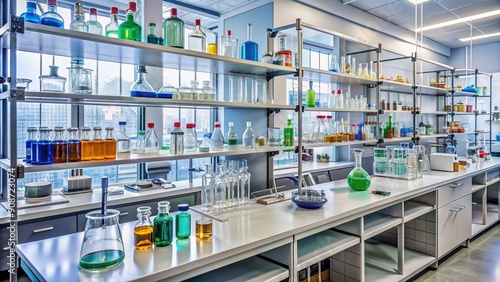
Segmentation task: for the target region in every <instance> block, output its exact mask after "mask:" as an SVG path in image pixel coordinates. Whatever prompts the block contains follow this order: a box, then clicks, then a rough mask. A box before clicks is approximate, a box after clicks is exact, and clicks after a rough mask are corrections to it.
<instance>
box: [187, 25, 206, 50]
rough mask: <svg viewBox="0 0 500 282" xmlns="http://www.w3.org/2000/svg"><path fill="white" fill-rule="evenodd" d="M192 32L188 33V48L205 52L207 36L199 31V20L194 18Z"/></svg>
mask: <svg viewBox="0 0 500 282" xmlns="http://www.w3.org/2000/svg"><path fill="white" fill-rule="evenodd" d="M194 22H195V27H194V30H193V32H191V33H189V35H188V49H189V50H193V51H198V52H206V50H207V36H206V34H205V33H204V32H203V31H201V26H200V24H201V20H200V19H196V20H195V21H194Z"/></svg>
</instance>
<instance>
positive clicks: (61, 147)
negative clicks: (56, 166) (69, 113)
mask: <svg viewBox="0 0 500 282" xmlns="http://www.w3.org/2000/svg"><path fill="white" fill-rule="evenodd" d="M54 132H55V134H54V139H52V144H53V150H54V162H55V163H65V162H67V161H68V141H67V140H66V139H65V138H64V128H62V127H56V128H54Z"/></svg>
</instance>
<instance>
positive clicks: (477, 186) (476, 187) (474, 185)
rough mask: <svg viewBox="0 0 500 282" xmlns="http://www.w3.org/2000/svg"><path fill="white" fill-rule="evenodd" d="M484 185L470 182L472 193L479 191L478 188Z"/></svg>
mask: <svg viewBox="0 0 500 282" xmlns="http://www.w3.org/2000/svg"><path fill="white" fill-rule="evenodd" d="M484 187H486V185H483V184H472V193H474V192H476V191H479V190H481V189H483V188H484Z"/></svg>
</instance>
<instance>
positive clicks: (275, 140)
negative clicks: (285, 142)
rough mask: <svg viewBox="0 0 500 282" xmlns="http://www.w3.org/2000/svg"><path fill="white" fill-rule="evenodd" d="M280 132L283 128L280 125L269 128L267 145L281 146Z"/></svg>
mask: <svg viewBox="0 0 500 282" xmlns="http://www.w3.org/2000/svg"><path fill="white" fill-rule="evenodd" d="M280 132H281V129H280V128H279V127H268V128H267V146H269V147H276V146H281V138H280Z"/></svg>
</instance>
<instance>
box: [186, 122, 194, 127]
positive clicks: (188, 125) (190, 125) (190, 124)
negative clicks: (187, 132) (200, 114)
mask: <svg viewBox="0 0 500 282" xmlns="http://www.w3.org/2000/svg"><path fill="white" fill-rule="evenodd" d="M195 127H196V124H195V123H188V124H186V128H195Z"/></svg>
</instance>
